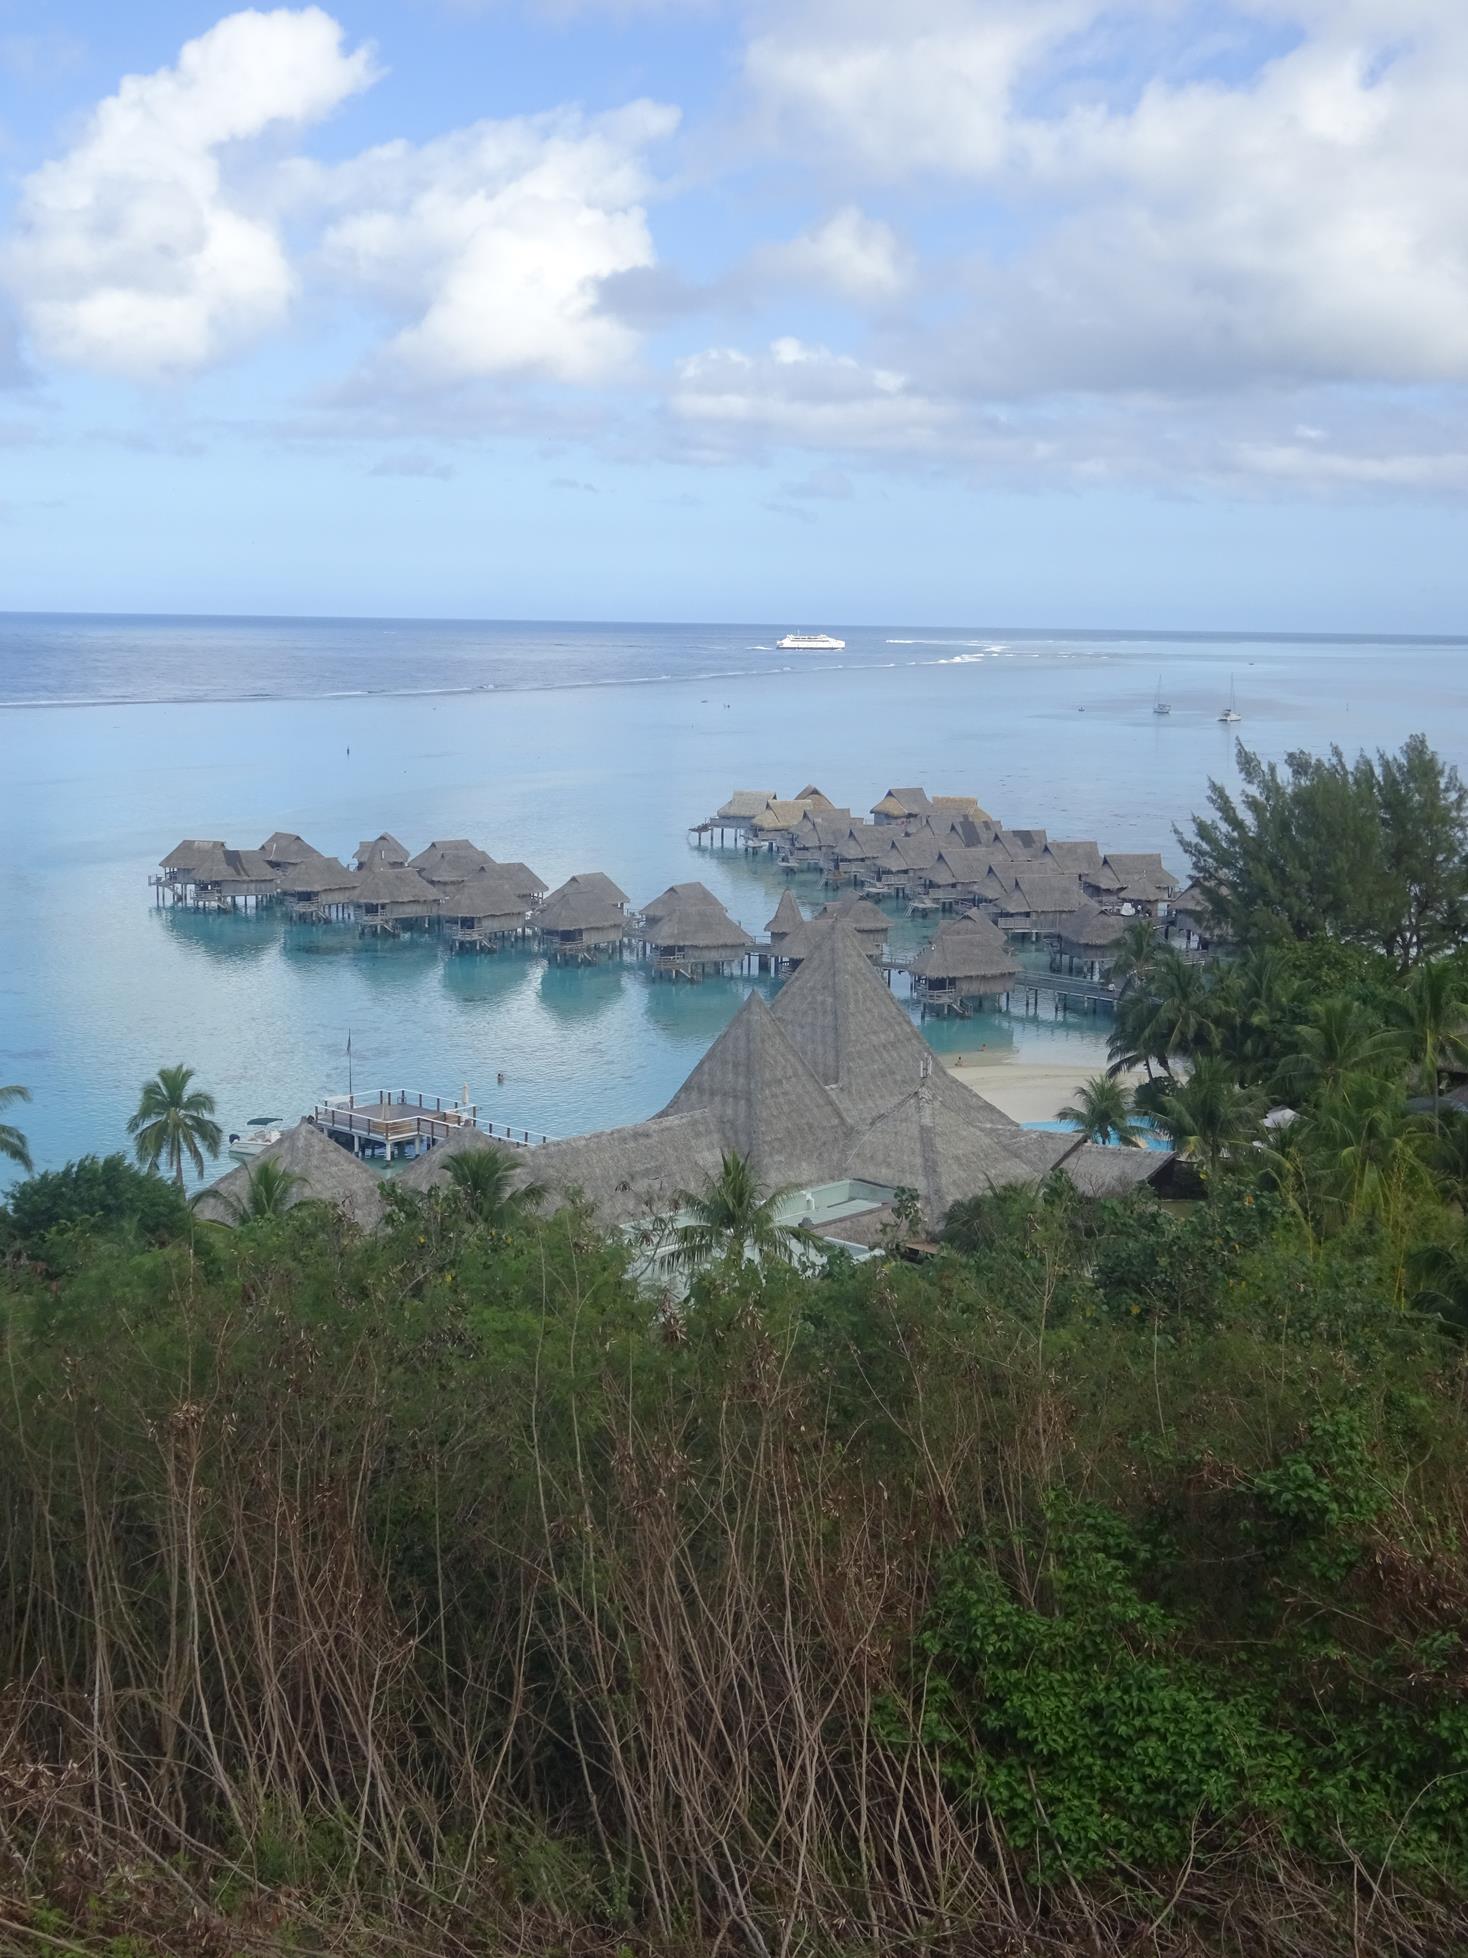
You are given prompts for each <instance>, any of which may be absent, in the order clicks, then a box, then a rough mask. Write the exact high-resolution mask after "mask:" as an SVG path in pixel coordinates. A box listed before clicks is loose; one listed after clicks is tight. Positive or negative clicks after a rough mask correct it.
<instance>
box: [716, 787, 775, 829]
mask: <svg viewBox="0 0 1468 1958" xmlns="http://www.w3.org/2000/svg"><path fill="white" fill-rule="evenodd" d="M774 800H775V791H774V790H773V789H768V790H766V789H736V790H735V791H734V793H733V795H731V796H730V798H729V800H728V801H727V802H726V803H725V804H724V805H723V807H722V808H721V809H718V810H716V811H715V812H714V815H713V819H712V820H713V821H714V822H715V823H722V824H724V826H725V827H726V828H728V829H743V828H744V827H745V826H746V824H749V823H752V822H753V821H754V819H755V817H756V816H757V815H758V814H759V813H760V811H761V810H762V809H764V808H766V807H767V806H768V805H769V804H770V803H772V802H773V801H774Z"/></svg>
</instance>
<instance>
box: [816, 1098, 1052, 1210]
mask: <svg viewBox="0 0 1468 1958" xmlns="http://www.w3.org/2000/svg"><path fill="white" fill-rule="evenodd" d="M946 1078H947V1077H946V1076H945V1075H943V1073H942V1072H941V1071H939V1072H938V1073H936V1074H934V1075H932V1076H931V1077H930V1078H929V1079H927V1080H922V1081H916V1082H914V1083H913V1085H912V1087H911V1088H910V1089H909V1090H908V1091H907V1093H906V1094H904V1095H903V1096H902V1097H901V1098H900V1099H899V1100H898V1101H897V1102H896V1103H895V1104H894V1105H892V1106H891V1107H889V1108H885V1109H883V1110H882V1111H881V1112H880V1113H879V1114H878V1115H876V1116H875V1117H874V1118H873V1120H872V1121H871V1122H870V1123H868V1125H867V1126H866V1128H865V1129H864V1130H863V1131H862V1133H861V1135H860V1136H858V1138H857V1140H856V1141H855V1143H854V1144H853V1145H852V1149H851V1153H850V1155H849V1156H848V1157H847V1163H846V1170H847V1174H848V1175H849V1176H858V1177H862V1178H864V1179H865V1180H867V1181H869V1182H872V1183H886V1184H888V1185H891V1186H893V1187H905V1188H908V1189H914V1190H916V1191H917V1193H918V1199H919V1201H920V1202H921V1204H922V1207H923V1213H924V1215H925V1217H926V1218H927V1220H928V1222H929V1224H930V1225H933V1226H936V1225H938V1224H941V1223H942V1221H943V1218H944V1217H945V1215H946V1214H947V1212H948V1210H949V1208H950V1206H951V1205H953V1204H955V1203H958V1202H959V1201H960V1200H961V1199H963V1198H965V1197H973V1196H979V1195H981V1194H982V1193H983V1192H985V1191H988V1190H1001V1189H1004V1188H1006V1187H1007V1186H1008V1185H1009V1184H1011V1183H1030V1182H1034V1181H1035V1180H1036V1179H1037V1178H1039V1177H1042V1176H1044V1175H1045V1174H1046V1173H1047V1171H1048V1170H1049V1168H1050V1165H1051V1163H1052V1162H1053V1161H1054V1159H1055V1156H1056V1154H1057V1153H1058V1152H1057V1151H1056V1149H1055V1147H1054V1144H1055V1141H1056V1139H1057V1138H1056V1137H1054V1136H1048V1135H1047V1136H1041V1135H1037V1134H1032V1133H1030V1132H1029V1131H1027V1130H1025V1129H1021V1128H1019V1127H1017V1126H1015V1125H1014V1124H1010V1125H1009V1126H1008V1127H1000V1126H995V1125H990V1124H988V1123H985V1122H981V1121H979V1120H976V1119H975V1118H974V1117H973V1116H971V1115H970V1114H969V1112H968V1111H967V1110H966V1109H965V1108H964V1107H963V1106H962V1104H961V1103H956V1102H954V1101H953V1100H952V1099H951V1098H950V1097H948V1096H946V1095H945V1094H944V1093H943V1091H942V1086H941V1083H942V1082H943V1080H945V1079H946ZM953 1085H954V1086H955V1087H957V1092H958V1093H959V1094H960V1095H966V1094H967V1093H968V1090H967V1089H965V1088H962V1087H958V1086H957V1084H956V1083H955V1084H953ZM970 1099H971V1100H973V1101H974V1102H975V1103H976V1104H977V1105H978V1107H979V1108H982V1107H983V1106H984V1104H983V1103H982V1102H979V1099H978V1097H977V1096H976V1095H975V1096H972V1097H970Z"/></svg>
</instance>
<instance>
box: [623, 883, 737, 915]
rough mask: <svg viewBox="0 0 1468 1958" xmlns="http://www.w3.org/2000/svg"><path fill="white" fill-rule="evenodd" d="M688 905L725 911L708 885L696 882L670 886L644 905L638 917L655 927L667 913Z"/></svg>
mask: <svg viewBox="0 0 1468 1958" xmlns="http://www.w3.org/2000/svg"><path fill="white" fill-rule="evenodd" d="M687 904H705V905H708V906H710V907H711V908H718V909H719V910H722V909H723V906H722V905H721V904H720V903H719V900H718V899H717V898H716V897H715V896H714V894H713V892H712V891H711V890H710V889H709V887H708V885H707V884H700V883H698V882H697V880H694V881H693V882H691V883H687V884H669V886H668V888H667V889H666V890H665V891H659V893H658V895H657V896H656V897H655V898H652V899H650V900H649V901H648V903H646V904H645V905H643V907H642V910H641V912H640V913H639V914H638V915H639V916H640V917H641V919H642V922H643V923H644V924H645V925H655V924H656V923H657V921H658V919H659V918H660V917H662V915H663V913H664V912H665V911H671V910H673V909H675V908H676V907H677V906H679V905H687Z"/></svg>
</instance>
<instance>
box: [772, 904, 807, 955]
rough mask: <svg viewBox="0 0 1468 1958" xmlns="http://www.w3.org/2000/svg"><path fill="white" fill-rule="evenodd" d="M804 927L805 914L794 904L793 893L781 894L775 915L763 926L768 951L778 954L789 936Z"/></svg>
mask: <svg viewBox="0 0 1468 1958" xmlns="http://www.w3.org/2000/svg"><path fill="white" fill-rule="evenodd" d="M804 925H805V913H804V912H803V911H802V910H801V908H800V906H799V905H798V904H797V903H796V902H795V894H794V892H793V891H785V892H782V894H781V897H780V902H779V903H778V904H777V905H776V906H775V915H774V917H773V918H771V919H770V921H769V923H768V924H767V925H766V926H765V930H766V931H767V932H768V933H769V935H770V950H771V951H772V952H775V953H778V952H779V950H780V947H781V946H782V945H783V944H784V943H785V941H786V939H787V938H789V936H790V934H791V933H792V932H794V931H800V930H801V929H802V928H803V927H804Z"/></svg>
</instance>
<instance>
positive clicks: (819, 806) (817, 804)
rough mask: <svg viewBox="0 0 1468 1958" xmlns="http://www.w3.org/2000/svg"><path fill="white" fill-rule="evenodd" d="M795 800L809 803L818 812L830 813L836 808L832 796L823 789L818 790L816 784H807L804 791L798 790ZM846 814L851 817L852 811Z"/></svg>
mask: <svg viewBox="0 0 1468 1958" xmlns="http://www.w3.org/2000/svg"><path fill="white" fill-rule="evenodd" d="M795 800H796V801H797V802H808V803H809V804H810V806H811V808H812V809H815V810H816V811H818V812H820V811H824V812H826V813H829V812H831V811H832V810H834V809H835V807H836V805H835V803H834V802H832V800H831V798H830V796H828V795H827V794H826V793H825V791H824V790H823V789H818V788H817V787H816V785H815V783H814V782H807V783H806V785H805V787H804V788H803V789H799V790H797V791H796V796H795ZM846 813H847V815H850V814H851V811H850V810H849V809H848V810H847V812H846Z"/></svg>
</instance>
